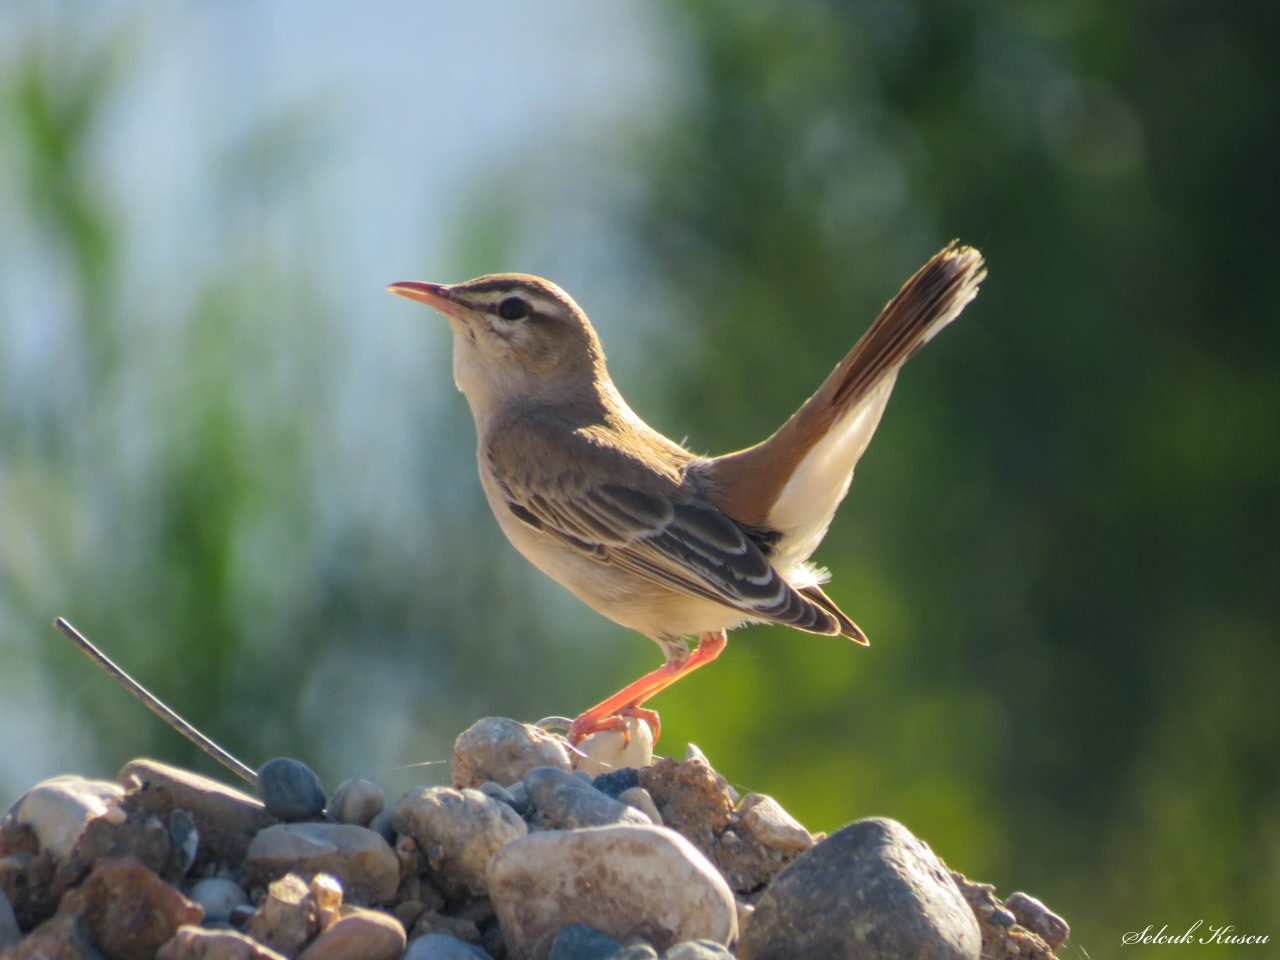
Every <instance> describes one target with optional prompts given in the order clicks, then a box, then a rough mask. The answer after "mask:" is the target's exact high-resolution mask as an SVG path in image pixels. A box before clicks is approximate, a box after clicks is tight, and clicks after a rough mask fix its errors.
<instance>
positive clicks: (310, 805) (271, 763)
mask: <svg viewBox="0 0 1280 960" xmlns="http://www.w3.org/2000/svg"><path fill="white" fill-rule="evenodd" d="M258 799H260V800H261V801H262V802H263V804H264V805H265V806H266V808H267V812H268V813H270V814H271V815H272V816H273V817H279V818H280V819H281V820H283V821H284V822H285V823H295V822H297V821H299V820H309V819H311V818H312V817H315V816H318V815H319V814H320V813H322V812H323V811H324V785H323V784H321V783H320V778H319V777H317V776H316V775H315V773H314V772H312V770H311V768H310V767H308V766H307V765H306V764H305V763H303V762H302V761H301V760H294V759H293V758H292V757H276V758H274V759H272V760H268V761H267V762H266V763H264V764H263V765H262V766H260V767H259V768H258Z"/></svg>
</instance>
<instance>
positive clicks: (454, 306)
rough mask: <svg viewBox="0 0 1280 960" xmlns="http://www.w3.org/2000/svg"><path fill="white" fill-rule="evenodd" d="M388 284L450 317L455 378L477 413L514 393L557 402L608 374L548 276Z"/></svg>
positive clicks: (593, 340)
mask: <svg viewBox="0 0 1280 960" xmlns="http://www.w3.org/2000/svg"><path fill="white" fill-rule="evenodd" d="M387 289H388V290H390V291H391V292H392V293H398V294H399V295H400V296H402V297H408V298H409V299H411V300H419V301H421V302H422V303H425V304H428V305H429V306H432V307H435V308H436V309H437V310H439V311H440V312H441V313H443V314H444V315H445V316H446V317H447V318H448V319H449V325H450V326H451V327H452V328H453V377H454V382H455V383H457V385H458V389H459V390H461V391H462V392H463V393H464V394H466V397H467V400H468V402H469V403H470V404H471V408H472V411H473V412H474V413H475V414H476V418H477V420H479V419H480V417H481V413H482V411H485V412H489V411H492V410H494V409H499V408H501V407H503V406H504V405H506V404H509V403H511V402H514V401H519V402H530V401H531V402H540V401H541V402H546V403H562V402H565V401H568V400H571V399H574V398H575V396H578V395H581V394H583V393H590V392H591V391H592V390H593V388H594V387H595V385H596V382H597V381H598V380H599V379H600V378H602V377H603V378H604V380H605V381H606V382H607V380H608V375H607V374H606V373H605V366H604V351H603V350H602V349H601V348H600V341H599V339H598V338H597V337H596V333H595V331H594V330H593V329H592V328H591V323H590V321H588V320H587V315H586V314H585V313H583V312H582V308H581V307H579V306H578V305H577V304H576V303H575V302H574V301H573V298H572V297H570V296H569V295H568V294H567V293H565V292H564V291H563V290H561V289H560V288H559V287H558V286H556V285H555V284H554V283H551V282H550V281H549V280H543V279H542V278H541V277H533V276H529V275H528V274H523V273H495V274H490V275H488V276H484V277H477V278H476V279H475V280H468V281H466V282H465V283H457V284H454V285H452V286H445V285H443V284H436V283H419V282H416V281H408V282H404V283H393V284H390V285H389V286H388V287H387Z"/></svg>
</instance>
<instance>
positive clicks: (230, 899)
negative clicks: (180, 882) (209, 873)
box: [187, 877, 249, 921]
mask: <svg viewBox="0 0 1280 960" xmlns="http://www.w3.org/2000/svg"><path fill="white" fill-rule="evenodd" d="M187 896H189V897H190V898H191V900H192V902H194V903H198V904H200V906H201V907H202V908H203V909H204V918H205V920H206V921H207V920H228V921H229V920H230V919H231V911H232V910H234V909H235V908H236V907H238V906H241V905H243V904H246V903H248V902H249V898H248V897H247V896H246V895H245V892H244V890H242V889H241V888H240V884H238V883H235V882H234V881H232V880H227V879H225V878H223V877H208V878H206V879H204V880H200V881H197V882H196V883H195V885H194V886H192V888H191V890H190V892H189V893H188V894H187Z"/></svg>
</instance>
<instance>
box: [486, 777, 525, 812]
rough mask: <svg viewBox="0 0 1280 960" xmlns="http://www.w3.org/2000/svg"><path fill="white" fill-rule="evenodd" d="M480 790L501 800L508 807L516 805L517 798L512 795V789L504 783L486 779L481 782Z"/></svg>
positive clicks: (487, 795)
mask: <svg viewBox="0 0 1280 960" xmlns="http://www.w3.org/2000/svg"><path fill="white" fill-rule="evenodd" d="M479 790H480V792H481V793H483V794H484V795H485V796H486V797H493V799H495V800H501V801H502V802H503V803H505V804H506V805H507V806H508V807H514V806H515V805H516V798H515V797H513V796H512V795H511V791H510V790H508V789H507V788H506V787H504V786H503V785H502V784H500V783H497V782H495V781H493V780H486V781H485V782H484V783H482V784H480V787H479Z"/></svg>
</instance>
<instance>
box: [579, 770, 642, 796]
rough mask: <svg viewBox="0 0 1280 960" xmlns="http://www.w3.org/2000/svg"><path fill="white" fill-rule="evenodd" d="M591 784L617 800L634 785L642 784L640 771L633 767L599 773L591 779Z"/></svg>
mask: <svg viewBox="0 0 1280 960" xmlns="http://www.w3.org/2000/svg"><path fill="white" fill-rule="evenodd" d="M591 785H592V786H593V787H595V788H596V789H597V790H599V791H600V792H601V793H603V794H605V795H607V796H610V797H613V798H614V799H615V800H616V799H618V797H620V796H622V794H623V793H625V792H626V791H627V790H630V789H631V788H632V787H638V786H640V771H639V770H636V769H635V768H633V767H624V768H623V769H621V770H610V771H609V772H608V773H602V774H599V775H598V776H597V777H596V778H595V779H594V780H592V781H591Z"/></svg>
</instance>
